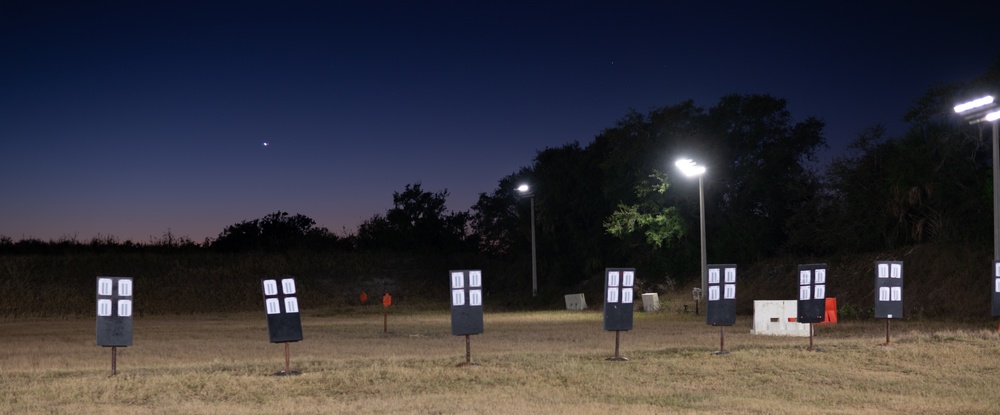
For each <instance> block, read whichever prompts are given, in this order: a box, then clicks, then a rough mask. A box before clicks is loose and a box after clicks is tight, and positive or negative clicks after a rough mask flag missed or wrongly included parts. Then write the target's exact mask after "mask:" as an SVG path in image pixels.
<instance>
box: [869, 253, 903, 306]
mask: <svg viewBox="0 0 1000 415" xmlns="http://www.w3.org/2000/svg"><path fill="white" fill-rule="evenodd" d="M875 318H903V261H875Z"/></svg>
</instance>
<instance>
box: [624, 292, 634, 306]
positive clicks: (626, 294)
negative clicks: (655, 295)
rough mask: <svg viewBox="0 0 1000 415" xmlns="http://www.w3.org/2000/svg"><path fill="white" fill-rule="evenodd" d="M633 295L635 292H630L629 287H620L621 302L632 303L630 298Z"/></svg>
mask: <svg viewBox="0 0 1000 415" xmlns="http://www.w3.org/2000/svg"><path fill="white" fill-rule="evenodd" d="M634 296H635V294H632V289H631V288H622V303H623V304H632V298H633V297H634Z"/></svg>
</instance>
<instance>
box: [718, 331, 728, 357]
mask: <svg viewBox="0 0 1000 415" xmlns="http://www.w3.org/2000/svg"><path fill="white" fill-rule="evenodd" d="M719 354H726V326H719Z"/></svg>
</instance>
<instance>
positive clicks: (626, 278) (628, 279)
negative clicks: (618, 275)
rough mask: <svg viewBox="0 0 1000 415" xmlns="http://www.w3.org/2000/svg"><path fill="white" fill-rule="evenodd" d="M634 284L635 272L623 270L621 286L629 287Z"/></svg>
mask: <svg viewBox="0 0 1000 415" xmlns="http://www.w3.org/2000/svg"><path fill="white" fill-rule="evenodd" d="M633 285H635V272H632V271H625V272H623V273H622V287H631V286H633Z"/></svg>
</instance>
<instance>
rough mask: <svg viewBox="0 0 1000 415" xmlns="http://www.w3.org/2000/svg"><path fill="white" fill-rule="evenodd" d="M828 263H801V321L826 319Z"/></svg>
mask: <svg viewBox="0 0 1000 415" xmlns="http://www.w3.org/2000/svg"><path fill="white" fill-rule="evenodd" d="M826 283H827V279H826V264H806V265H799V301H798V312H799V316H798V322H799V323H822V322H823V320H825V319H826Z"/></svg>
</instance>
